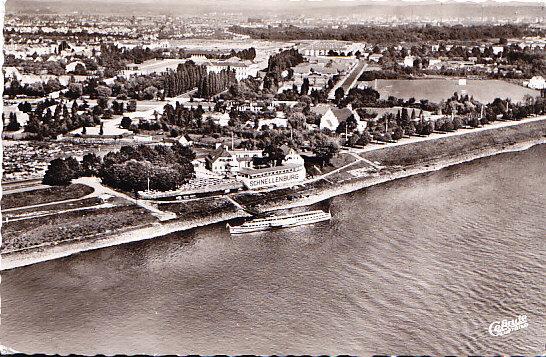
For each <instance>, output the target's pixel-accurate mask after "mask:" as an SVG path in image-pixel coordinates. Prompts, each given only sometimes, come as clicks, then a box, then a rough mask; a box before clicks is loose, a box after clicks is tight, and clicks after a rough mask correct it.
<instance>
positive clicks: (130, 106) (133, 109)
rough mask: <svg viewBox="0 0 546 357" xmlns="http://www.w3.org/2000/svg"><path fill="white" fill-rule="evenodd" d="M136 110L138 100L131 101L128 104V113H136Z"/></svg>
mask: <svg viewBox="0 0 546 357" xmlns="http://www.w3.org/2000/svg"><path fill="white" fill-rule="evenodd" d="M136 109H137V102H136V100H134V99H133V100H130V101H129V102H128V103H127V111H128V112H136Z"/></svg>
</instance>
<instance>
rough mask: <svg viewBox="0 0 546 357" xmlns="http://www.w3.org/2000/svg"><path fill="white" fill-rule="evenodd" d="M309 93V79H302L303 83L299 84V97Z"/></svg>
mask: <svg viewBox="0 0 546 357" xmlns="http://www.w3.org/2000/svg"><path fill="white" fill-rule="evenodd" d="M308 93H309V78H304V79H303V83H302V84H301V90H300V94H301V95H307V94H308Z"/></svg>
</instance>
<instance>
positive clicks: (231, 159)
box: [205, 146, 239, 175]
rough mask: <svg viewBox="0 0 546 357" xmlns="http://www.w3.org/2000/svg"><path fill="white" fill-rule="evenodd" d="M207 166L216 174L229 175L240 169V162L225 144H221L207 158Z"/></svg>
mask: <svg viewBox="0 0 546 357" xmlns="http://www.w3.org/2000/svg"><path fill="white" fill-rule="evenodd" d="M205 167H206V168H207V170H210V171H212V172H214V173H216V174H221V175H228V174H233V173H235V172H236V171H238V168H239V163H238V162H237V159H236V157H235V155H233V154H231V153H230V152H229V151H228V150H227V149H226V147H225V146H220V147H218V148H217V149H216V150H214V151H213V152H212V153H210V154H209V155H207V157H206V158H205Z"/></svg>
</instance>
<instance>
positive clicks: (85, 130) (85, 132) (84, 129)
mask: <svg viewBox="0 0 546 357" xmlns="http://www.w3.org/2000/svg"><path fill="white" fill-rule="evenodd" d="M86 134H87V127H86V126H85V124H84V126H83V128H82V135H86Z"/></svg>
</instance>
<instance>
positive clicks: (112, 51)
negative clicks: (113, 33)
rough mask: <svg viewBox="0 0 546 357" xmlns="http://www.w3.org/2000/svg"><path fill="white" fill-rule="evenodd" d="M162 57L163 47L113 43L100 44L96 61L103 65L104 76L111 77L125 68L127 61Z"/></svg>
mask: <svg viewBox="0 0 546 357" xmlns="http://www.w3.org/2000/svg"><path fill="white" fill-rule="evenodd" d="M154 58H163V49H154V50H152V49H150V48H142V47H134V48H131V49H127V48H119V47H118V46H116V45H114V44H102V45H101V49H100V56H99V57H98V63H99V65H101V66H104V68H105V69H104V76H105V77H113V76H115V75H116V74H118V73H119V72H120V71H121V70H123V69H124V68H125V66H126V65H127V63H142V62H144V61H147V60H150V59H154Z"/></svg>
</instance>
